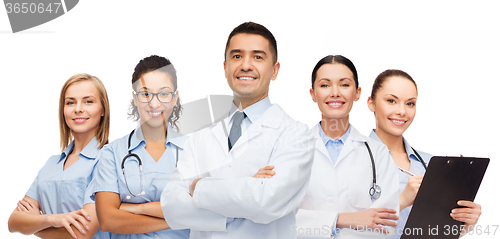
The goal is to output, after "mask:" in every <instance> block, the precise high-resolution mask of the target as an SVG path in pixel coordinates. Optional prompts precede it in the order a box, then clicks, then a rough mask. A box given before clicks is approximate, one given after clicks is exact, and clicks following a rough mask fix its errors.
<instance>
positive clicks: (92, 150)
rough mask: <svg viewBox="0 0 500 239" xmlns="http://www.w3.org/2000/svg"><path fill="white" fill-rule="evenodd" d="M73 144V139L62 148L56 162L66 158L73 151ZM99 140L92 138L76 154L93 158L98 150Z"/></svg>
mask: <svg viewBox="0 0 500 239" xmlns="http://www.w3.org/2000/svg"><path fill="white" fill-rule="evenodd" d="M74 146H75V141H74V140H73V141H71V143H70V144H69V145H68V147H66V148H65V149H64V151H63V152H62V153H61V157H60V158H59V160H58V161H57V163H60V162H61V161H62V160H63V159H66V158H67V156H68V155H69V154H70V153H71V152H72V151H73V147H74ZM97 147H99V142H97V139H96V137H95V136H94V138H92V140H90V142H89V143H88V144H87V145H86V146H85V148H83V150H82V151H81V152H80V154H78V156H83V157H85V158H87V159H91V160H94V159H95V158H96V157H97V153H98V152H99V149H98V148H97Z"/></svg>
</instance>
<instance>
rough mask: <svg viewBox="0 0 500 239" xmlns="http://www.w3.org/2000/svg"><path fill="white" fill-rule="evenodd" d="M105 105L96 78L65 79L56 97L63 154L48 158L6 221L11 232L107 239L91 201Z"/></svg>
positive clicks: (105, 126)
mask: <svg viewBox="0 0 500 239" xmlns="http://www.w3.org/2000/svg"><path fill="white" fill-rule="evenodd" d="M109 122H110V114H109V101H108V95H107V93H106V89H105V88H104V85H103V84H102V82H101V81H100V80H99V79H98V78H97V77H95V76H91V75H88V74H77V75H74V76H72V77H71V78H69V79H68V80H67V81H66V83H64V86H63V87H62V90H61V95H60V98H59V129H60V137H61V148H62V149H63V151H62V153H61V154H58V155H54V156H52V157H50V158H49V160H47V162H46V163H45V165H44V166H43V168H42V169H41V170H40V171H39V172H38V176H37V177H36V178H35V181H34V182H33V184H32V185H31V187H30V188H29V190H28V192H27V193H26V196H24V198H23V199H22V200H21V201H19V203H18V204H17V208H16V210H14V212H12V214H11V216H10V218H9V230H10V231H11V232H20V233H22V234H25V235H30V234H34V235H35V236H38V237H40V238H79V239H83V238H95V239H105V238H109V233H104V232H102V231H101V230H100V229H99V224H98V222H97V217H96V210H95V204H94V201H92V200H91V197H90V196H91V193H92V184H91V182H92V179H93V173H94V168H95V166H96V164H97V162H98V160H97V159H96V156H97V153H98V151H99V149H100V148H101V147H103V146H104V145H105V144H106V143H108V135H109Z"/></svg>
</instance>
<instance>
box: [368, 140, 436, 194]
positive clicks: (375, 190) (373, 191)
mask: <svg viewBox="0 0 500 239" xmlns="http://www.w3.org/2000/svg"><path fill="white" fill-rule="evenodd" d="M365 146H366V148H367V149H368V153H369V154H370V159H371V161H372V171H373V184H372V186H371V187H370V191H369V192H368V193H369V194H370V196H371V197H372V199H374V200H377V199H378V198H379V197H380V194H382V188H380V186H379V185H378V184H377V173H376V170H375V160H373V154H372V151H371V149H370V146H368V143H367V142H365ZM411 149H412V150H413V152H414V153H415V155H417V158H418V160H419V161H420V163H422V165H424V169H425V170H427V166H426V165H425V162H424V160H423V159H422V157H421V156H420V154H418V153H417V150H415V149H414V148H413V147H411Z"/></svg>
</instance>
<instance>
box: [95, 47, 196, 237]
mask: <svg viewBox="0 0 500 239" xmlns="http://www.w3.org/2000/svg"><path fill="white" fill-rule="evenodd" d="M132 88H133V90H134V91H133V95H132V97H133V100H132V103H131V113H130V116H131V118H133V119H134V120H139V124H138V125H137V127H136V128H135V129H134V130H133V131H132V132H131V133H130V134H127V135H126V136H124V137H123V138H120V139H118V140H116V141H114V142H112V143H110V144H108V145H106V146H105V147H104V148H103V149H102V150H101V152H100V154H99V156H98V158H99V160H101V162H100V163H99V165H98V167H97V170H96V176H95V187H94V192H95V201H96V209H97V217H98V218H99V223H100V225H101V228H102V230H103V231H107V232H111V233H112V238H131V239H132V238H134V239H135V238H158V239H160V238H162V239H163V238H189V231H188V230H172V229H169V226H168V224H167V223H166V221H165V219H164V218H163V212H162V210H161V206H160V196H161V193H162V190H163V188H164V187H165V184H166V183H167V182H168V180H169V178H170V173H171V172H172V171H173V170H174V169H175V167H176V165H177V160H178V158H180V157H181V153H182V149H183V144H184V142H185V140H186V136H183V135H181V134H179V133H177V132H176V131H175V130H174V128H177V126H176V124H177V120H178V119H179V115H180V112H181V105H180V100H179V92H178V91H177V76H176V72H175V69H174V67H173V65H172V64H171V62H170V61H169V60H168V59H166V58H164V57H160V56H154V55H153V56H150V57H146V58H144V59H142V60H141V61H140V62H139V63H138V64H137V66H136V67H135V71H134V73H133V75H132ZM165 213H168V212H165Z"/></svg>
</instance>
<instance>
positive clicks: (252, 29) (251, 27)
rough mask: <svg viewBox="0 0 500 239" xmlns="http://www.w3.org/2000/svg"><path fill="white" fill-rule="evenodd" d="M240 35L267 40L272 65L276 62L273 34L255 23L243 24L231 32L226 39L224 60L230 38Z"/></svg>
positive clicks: (276, 55)
mask: <svg viewBox="0 0 500 239" xmlns="http://www.w3.org/2000/svg"><path fill="white" fill-rule="evenodd" d="M240 33H246V34H256V35H259V36H262V37H264V38H265V39H267V40H268V41H269V49H270V50H271V53H272V55H273V63H276V62H277V61H278V47H277V45H276V39H275V38H274V36H273V34H272V33H271V32H270V31H269V30H267V28H266V27H264V26H262V25H260V24H258V23H255V22H245V23H242V24H240V25H239V26H237V27H236V28H234V29H233V31H232V32H231V33H230V34H229V37H228V38H227V42H226V50H225V51H224V59H226V54H227V48H228V47H229V42H230V41H231V38H233V36H235V35H236V34H240Z"/></svg>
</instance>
